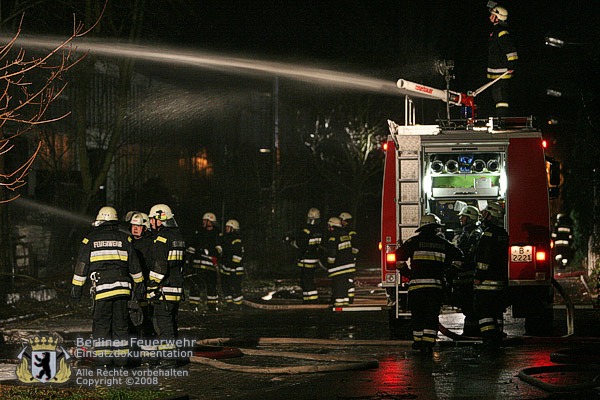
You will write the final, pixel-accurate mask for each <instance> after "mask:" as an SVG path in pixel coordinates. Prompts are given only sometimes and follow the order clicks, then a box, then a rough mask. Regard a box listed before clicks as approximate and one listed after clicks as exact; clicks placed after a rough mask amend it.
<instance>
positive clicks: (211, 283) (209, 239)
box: [187, 212, 221, 310]
mask: <svg viewBox="0 0 600 400" xmlns="http://www.w3.org/2000/svg"><path fill="white" fill-rule="evenodd" d="M220 234H221V230H220V229H219V225H218V223H217V217H216V215H215V214H213V213H212V212H207V213H205V214H204V215H203V216H202V227H201V228H200V229H199V230H197V231H196V235H195V238H194V242H193V244H194V247H191V246H190V247H188V248H187V251H188V253H189V254H191V261H192V267H193V268H194V271H195V273H194V275H195V276H194V283H193V285H192V288H191V290H190V304H192V305H199V304H200V284H201V282H203V283H204V286H205V287H206V305H207V307H208V309H209V310H216V309H217V304H218V301H219V293H218V290H217V274H218V271H217V270H218V268H217V266H218V260H217V258H218V255H219V254H218V252H217V241H218V238H219V235H220Z"/></svg>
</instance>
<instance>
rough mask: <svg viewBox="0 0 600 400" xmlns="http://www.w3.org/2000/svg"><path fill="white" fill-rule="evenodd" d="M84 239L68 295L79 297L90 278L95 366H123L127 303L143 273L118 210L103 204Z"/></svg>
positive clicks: (140, 286) (139, 285)
mask: <svg viewBox="0 0 600 400" xmlns="http://www.w3.org/2000/svg"><path fill="white" fill-rule="evenodd" d="M92 225H93V226H94V228H93V229H92V231H91V232H90V233H89V234H88V235H87V236H86V237H84V238H83V240H82V244H81V247H80V250H79V255H78V257H77V262H76V263H75V270H74V273H73V279H72V281H71V283H72V287H71V297H72V298H73V299H75V300H76V301H78V300H80V299H81V295H82V292H83V285H84V284H85V282H86V280H87V278H88V277H89V278H90V280H91V283H92V288H91V294H92V301H93V311H92V320H93V322H92V335H93V338H94V350H95V359H94V362H95V363H96V364H97V365H102V366H105V367H107V366H109V365H111V364H114V365H115V366H119V367H123V366H125V365H126V364H127V359H128V353H129V350H128V347H129V340H128V336H129V314H128V311H127V303H128V301H129V299H130V297H131V295H132V291H133V293H135V294H137V293H139V294H140V295H141V291H142V290H143V280H144V278H143V274H142V269H141V267H140V263H139V260H138V257H137V255H136V253H135V250H134V248H133V245H132V243H131V241H132V239H131V236H129V235H127V234H126V233H124V232H123V231H121V230H120V229H119V220H118V218H117V211H116V210H115V209H114V208H113V207H108V206H106V207H102V208H100V210H99V211H98V215H97V216H96V220H95V222H94V223H93V224H92Z"/></svg>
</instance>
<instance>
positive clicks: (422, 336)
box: [396, 214, 463, 354]
mask: <svg viewBox="0 0 600 400" xmlns="http://www.w3.org/2000/svg"><path fill="white" fill-rule="evenodd" d="M442 226H443V225H442V224H441V220H440V219H439V217H438V216H437V215H435V214H425V215H423V216H422V217H421V224H420V226H419V228H418V229H417V230H416V232H417V235H415V236H413V237H411V238H409V239H408V240H406V241H405V242H404V243H403V244H402V245H401V246H400V247H398V249H397V250H396V260H397V261H399V262H400V265H399V267H400V271H401V272H402V275H403V276H406V277H408V278H409V279H410V282H409V286H408V303H409V305H410V310H411V313H412V328H413V344H412V348H413V349H415V350H420V351H421V352H422V353H426V354H431V353H432V350H433V347H434V346H435V342H436V339H437V333H438V326H439V313H440V308H441V306H442V301H443V297H444V287H443V285H444V283H443V282H444V279H445V274H446V273H447V271H448V270H449V269H450V268H451V264H452V262H456V261H462V259H463V255H462V252H461V251H460V249H459V248H458V247H456V246H454V245H453V244H452V243H450V242H449V241H448V240H446V239H445V238H444V237H443V234H441V233H442V232H441V229H442ZM408 260H410V265H408V264H407V263H406V262H407V261H408Z"/></svg>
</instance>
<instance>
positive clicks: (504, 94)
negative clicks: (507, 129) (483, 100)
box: [487, 6, 519, 123]
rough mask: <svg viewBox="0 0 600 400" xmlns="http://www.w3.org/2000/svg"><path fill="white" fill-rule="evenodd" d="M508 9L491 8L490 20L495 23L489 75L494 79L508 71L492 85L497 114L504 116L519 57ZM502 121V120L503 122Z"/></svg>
mask: <svg viewBox="0 0 600 400" xmlns="http://www.w3.org/2000/svg"><path fill="white" fill-rule="evenodd" d="M507 20H508V11H507V10H506V8H504V7H500V6H495V7H492V8H490V22H491V23H492V24H493V25H494V27H493V29H492V32H491V33H490V39H489V46H488V66H487V77H488V79H490V80H494V79H496V78H498V77H500V76H501V75H502V74H503V73H505V72H507V71H511V72H508V73H507V74H506V75H504V76H503V77H502V78H501V79H499V80H498V81H497V82H496V83H494V84H493V85H492V87H491V90H492V99H493V101H494V103H495V107H496V116H497V117H498V118H504V117H506V116H508V112H509V107H510V104H509V95H510V93H509V91H510V85H509V82H510V80H511V78H512V75H513V72H512V71H514V70H515V64H516V62H517V60H518V58H519V56H518V54H517V50H516V48H515V46H514V44H513V42H512V39H511V37H510V35H509V33H508V23H507ZM501 122H502V121H500V123H501Z"/></svg>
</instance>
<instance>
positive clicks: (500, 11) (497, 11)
mask: <svg viewBox="0 0 600 400" xmlns="http://www.w3.org/2000/svg"><path fill="white" fill-rule="evenodd" d="M490 14H493V15H495V16H496V17H498V19H499V20H500V21H506V20H507V19H508V11H507V10H506V8H504V7H500V6H496V7H494V8H492V9H491V10H490Z"/></svg>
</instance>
